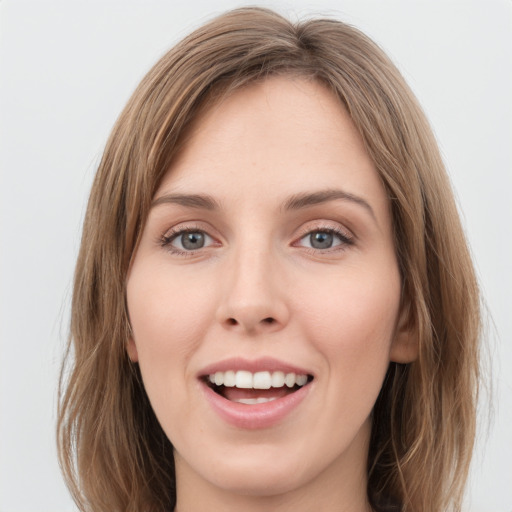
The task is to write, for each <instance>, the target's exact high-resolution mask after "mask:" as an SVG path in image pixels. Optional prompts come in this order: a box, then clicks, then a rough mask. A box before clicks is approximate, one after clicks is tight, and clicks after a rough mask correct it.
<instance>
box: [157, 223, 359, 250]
mask: <svg viewBox="0 0 512 512" xmlns="http://www.w3.org/2000/svg"><path fill="white" fill-rule="evenodd" d="M186 233H203V234H204V235H206V236H207V237H208V238H210V239H212V240H213V237H211V236H210V235H208V233H207V232H206V231H205V230H204V229H201V228H200V227H196V226H187V227H185V228H178V229H175V228H172V229H171V230H170V231H167V232H166V233H165V234H163V235H162V236H161V237H160V239H159V243H160V245H161V246H162V247H163V248H165V249H166V250H168V251H169V252H170V253H172V254H175V255H177V256H185V257H187V256H193V255H195V254H196V253H197V252H199V251H200V250H201V249H203V247H201V248H199V249H197V250H188V251H187V250H181V249H178V248H176V247H173V246H172V242H173V241H174V240H176V239H177V238H178V237H180V236H182V235H184V234H186ZM313 233H328V234H331V235H333V236H335V237H337V238H338V239H339V240H340V244H339V245H336V246H334V247H329V248H327V249H316V248H314V247H304V246H300V245H298V243H299V242H300V241H301V240H303V239H304V238H306V237H307V236H311V235H312V234H313ZM292 245H293V246H295V247H297V246H299V247H303V249H305V250H307V252H310V253H312V254H318V252H320V253H323V254H325V253H329V252H335V251H343V250H345V249H346V248H347V247H349V246H351V245H354V239H353V237H352V236H351V235H349V234H348V233H347V232H346V231H344V230H341V229H340V228H337V227H332V226H317V227H315V228H314V229H310V228H306V229H304V230H303V231H302V233H301V234H300V236H299V237H298V238H297V239H296V241H295V242H294V243H293V244H292Z"/></svg>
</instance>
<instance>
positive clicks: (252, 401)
mask: <svg viewBox="0 0 512 512" xmlns="http://www.w3.org/2000/svg"><path fill="white" fill-rule="evenodd" d="M275 399H276V397H272V398H263V397H260V398H238V399H236V400H233V402H238V403H239V404H247V405H254V404H264V403H266V402H272V400H275Z"/></svg>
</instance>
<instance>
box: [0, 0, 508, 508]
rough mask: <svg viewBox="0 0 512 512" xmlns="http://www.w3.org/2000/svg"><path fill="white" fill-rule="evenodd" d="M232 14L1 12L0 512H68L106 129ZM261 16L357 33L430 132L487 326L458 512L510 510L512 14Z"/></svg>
mask: <svg viewBox="0 0 512 512" xmlns="http://www.w3.org/2000/svg"><path fill="white" fill-rule="evenodd" d="M243 4H244V2H237V1H230V0H210V1H207V0H188V1H185V2H181V1H180V2H174V1H172V0H168V1H164V0H160V1H156V0H152V1H147V0H146V1H142V0H139V1H134V0H124V1H113V0H110V1H105V0H103V1H100V0H94V1H91V0H88V1H85V0H82V1H70V0H67V1H65V0H61V1H55V0H46V1H40V0H39V1H38V0H32V1H25V0H3V1H2V0H0V169H1V178H0V179H1V181H0V222H1V224H0V314H1V318H0V342H1V345H0V512H56V511H63V512H65V511H73V510H75V509H74V507H73V504H72V502H71V500H70V498H69V496H68V494H67V490H66V489H65V487H64V484H63V483H62V479H61V476H60V473H59V469H58V465H57V462H56V450H55V442H54V437H55V436H54V423H55V405H56V383H57V376H58V371H59V365H60V361H61V357H62V352H63V347H64V343H65V338H66V332H67V326H68V318H69V297H70V287H71V280H72V273H73V267H74V260H75V257H76V253H77V250H78V243H79V233H80V225H81V220H82V217H83V213H84V208H85V201H86V198H87V195H88V191H89V187H90V184H91V180H92V177H93V174H94V172H95V168H96V166H97V164H98V162H99V158H100V155H101V151H102V147H103V145H104V143H105V141H106V138H107V135H108V133H109V130H110V128H111V126H112V124H113V122H114V120H115V119H116V117H117V115H118V114H119V112H120V110H121V108H122V107H123V105H124V103H125V102H126V100H127V99H128V97H129V95H130V94H131V92H132V91H133V89H134V87H135V86H136V84H137V83H138V81H139V80H140V79H141V78H142V76H143V75H144V73H145V72H146V71H147V70H148V69H149V67H150V66H151V65H152V64H153V62H154V61H155V60H156V59H157V58H158V57H159V56H160V55H162V54H163V53H164V51H165V50H166V49H168V48H169V47H170V46H171V45H172V44H173V43H174V42H176V41H177V40H178V39H179V38H181V37H182V36H184V35H185V34H187V33H188V32H190V30H191V29H193V28H194V27H196V26H197V25H198V24H200V23H201V22H203V21H205V20H206V19H208V18H210V17H211V16H212V15H214V14H218V13H220V12H222V11H224V10H226V9H228V8H232V7H239V6H241V5H243ZM259 5H263V6H268V7H274V8H277V9H278V10H279V11H280V12H281V13H283V14H289V15H292V16H295V15H298V16H302V15H304V14H310V13H312V14H330V15H335V16H337V17H339V18H341V19H343V20H345V21H348V22H350V23H353V24H354V25H356V26H358V27H359V28H361V29H363V30H364V31H365V32H366V33H368V34H369V35H370V36H371V37H373V38H374V39H375V40H376V41H377V42H379V43H380V44H381V45H382V46H383V47H384V49H385V50H386V51H387V52H388V53H389V54H390V56H391V57H392V58H393V60H394V61H395V62H396V63H397V64H398V66H399V68H400V69H401V70H402V72H403V73H404V75H405V77H406V79H407V80H408V81H409V83H410V85H411V86H412V88H413V90H414V91H415V93H416V94H417V96H418V97H419V99H420V101H421V102H422V104H423V106H424V108H425V110H426V112H427V115H428V117H429V119H430V120H431V122H432V124H433V127H434V130H435V132H436V135H437V137H438V139H439V141H440V145H441V148H442V151H443V155H444V158H445V161H446V164H447V167H448V169H449V172H450V175H451V177H452V180H453V183H454V186H455V189H456V192H457V196H458V199H459V203H460V207H461V210H462V211H463V212H464V219H465V220H464V222H465V225H466V228H467V233H468V236H469V239H470V243H471V246H472V249H473V253H474V256H475V259H476V262H477V267H478V271H479V275H480V279H481V283H482V287H483V290H484V293H485V297H486V300H487V303H488V306H489V309H490V312H491V315H492V321H493V322H494V326H492V325H491V335H490V338H491V341H490V342H491V343H492V344H493V345H492V346H493V348H492V349H491V353H492V356H493V367H492V376H493V381H494V384H495V393H494V396H495V419H494V423H493V425H492V428H491V429H490V433H489V436H488V440H487V441H485V432H484V431H482V434H481V436H480V440H479V445H478V452H477V456H476V459H475V463H474V465H473V472H472V478H471V483H470V492H469V497H468V503H467V508H466V510H467V511H468V512H511V511H512V343H511V339H512V320H511V318H512V315H511V310H510V304H511V303H512V292H511V290H512V271H511V267H512V264H511V263H510V261H511V254H512V228H511V224H512V207H511V204H512V201H511V199H510V193H511V191H512V177H511V176H512V173H511V171H512V99H511V98H512V2H511V1H510V0H480V1H476V0H460V1H456V0H428V1H427V0H425V1H420V0H320V1H315V0H295V1H291V0H290V1H286V2H285V1H277V0H274V1H270V0H269V1H261V2H259ZM484 405H485V404H484ZM484 420H485V417H484Z"/></svg>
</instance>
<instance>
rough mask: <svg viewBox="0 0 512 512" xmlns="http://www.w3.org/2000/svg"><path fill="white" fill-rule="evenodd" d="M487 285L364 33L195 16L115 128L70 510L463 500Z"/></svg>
mask: <svg viewBox="0 0 512 512" xmlns="http://www.w3.org/2000/svg"><path fill="white" fill-rule="evenodd" d="M479 317H480V315H479V298H478V288H477V284H476V280H475V276H474V272H473V268H472V264H471V260H470V258H469V254H468V250H467V246H466V242H465V239H464V235H463V232H462V229H461V226H460V222H459V219H458V215H457V210H456V207H455V204H454V201H453V197H452V193H451V191H450V186H449V182H448V179H447V177H446V174H445V171H444V169H443V164H442V161H441V158H440V156H439V151H438V149H437V146H436V143H435V140H434V138H433V136H432V134H431V131H430V129H429V127H428V123H427V121H426V120H425V117H424V115H423V113H422V112H421V109H420V108H419V106H418V105H417V103H416V100H415V99H414V97H413V95H412V93H411V92H410V90H409V89H408V87H407V85H406V84H405V83H404V81H403V79H402V77H401V76H400V74H399V73H398V71H397V70H396V68H395V67H394V66H393V65H392V64H391V62H390V61H389V60H388V58H387V57H386V56H385V55H384V54H383V53H382V51H381V50H380V49H379V48H378V47H376V45H375V44H374V43H372V42H371V41H370V40H368V38H366V37H365V36H364V35H362V34H361V33H360V32H358V31H357V30H355V29H353V28H351V27H349V26H347V25H345V24H343V23H341V22H337V21H333V20H310V21H305V22H303V23H298V24H295V25H294V24H291V23H290V22H288V21H286V20H285V19H283V18H281V17H280V16H278V15H277V14H275V13H273V12H271V11H267V10H262V9H255V8H248V9H240V10H236V11H232V12H230V13H227V14H225V15H223V16H220V17H219V18H217V19H215V20H213V21H212V22H210V23H208V24H207V25H205V26H204V27H202V28H201V29H199V30H197V31H196V32H194V33H193V34H191V35H190V36H189V37H188V38H186V39H185V40H184V41H182V42H181V43H180V44H178V45H177V46H176V47H175V48H174V49H172V50H171V51H170V52H169V53H168V54H166V55H165V56H164V57H163V58H162V59H161V60H160V61H159V62H158V63H157V64H156V65H155V66H154V68H153V69H152V70H151V71H150V72H149V73H148V75H147V76H146V77H145V78H144V79H143V81H142V83H141V84H140V86H139V87H138V89H137V90H136V91H135V93H134V95H133V96H132V98H131V100H130V101H129V102H128V105H127V106H126V108H125V110H124V111H123V113H122V114H121V116H120V118H119V120H118V122H117V123H116V126H115V127H114V130H113V133H112V135H111V137H110V139H109V142H108V143H107V147H106V149H105V153H104V156H103V159H102V162H101V164H100V168H99V170H98V173H97V176H96V180H95V183H94V185H93V190H92V192H91V197H90V202H89V206H88V211H87V215H86V219H85V224H84V232H83V238H82V246H81V251H80V255H79V260H78V264H77V270H76V277H75V288H74V296H73V312H72V325H71V344H70V347H72V349H73V362H72V371H71V374H70V376H69V380H68V381H67V382H66V383H65V386H66V388H65V390H64V392H63V395H62V401H61V408H60V415H59V425H58V430H59V446H60V454H61V462H62V465H63V469H64V472H65V475H66V477H67V479H68V484H69V486H70V488H71V490H72V492H73V495H74V497H75V500H76V501H77V503H78V504H79V506H80V508H81V510H94V511H96V510H97V511H100V510H105V511H106V510H109V511H112V510H133V511H142V510H159V511H160V510H162V511H163V510H177V511H181V512H183V511H186V512H187V511H195V510H203V509H204V508H206V507H208V508H210V509H212V510H255V511H256V510H283V511H285V510H291V509H292V508H293V510H326V511H329V510H333V511H334V510H345V511H366V510H374V511H385V510H402V511H414V512H427V511H429V512H431V511H437V512H441V511H445V510H449V509H450V507H451V508H452V509H453V510H457V509H459V508H460V503H461V497H462V491H463V486H464V483H465V480H466V476H467V471H468V466H469V461H470V458H471V451H472V446H473V439H474V430H475V400H476V392H477V380H478V357H477V356H478V335H479V325H480V324H479Z"/></svg>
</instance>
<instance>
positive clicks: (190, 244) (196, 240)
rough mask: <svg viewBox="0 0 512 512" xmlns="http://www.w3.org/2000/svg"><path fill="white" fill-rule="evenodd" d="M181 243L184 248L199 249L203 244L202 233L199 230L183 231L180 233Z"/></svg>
mask: <svg viewBox="0 0 512 512" xmlns="http://www.w3.org/2000/svg"><path fill="white" fill-rule="evenodd" d="M181 244H182V245H183V247H184V248H185V249H190V250H194V249H201V247H203V246H204V234H203V233H200V232H194V233H184V234H183V235H181Z"/></svg>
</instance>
